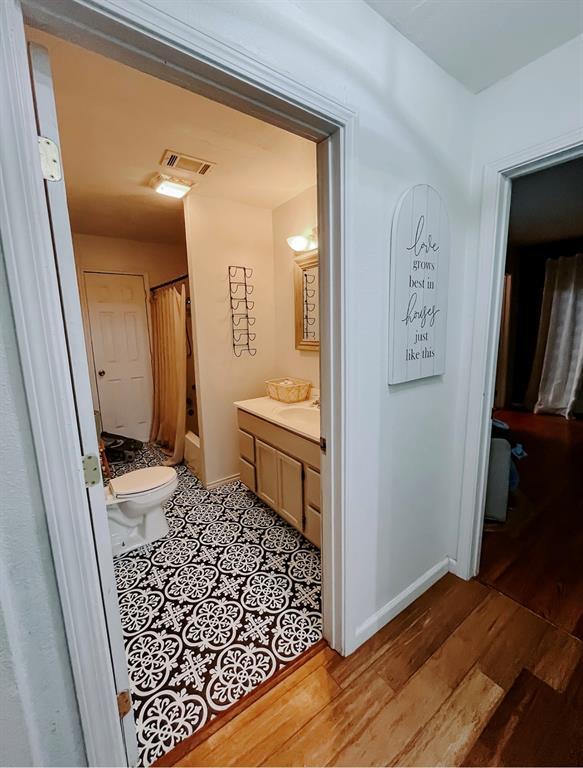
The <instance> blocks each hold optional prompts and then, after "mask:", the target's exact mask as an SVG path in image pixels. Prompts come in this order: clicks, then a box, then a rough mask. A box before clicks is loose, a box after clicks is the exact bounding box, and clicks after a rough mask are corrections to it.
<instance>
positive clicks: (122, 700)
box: [117, 689, 132, 719]
mask: <svg viewBox="0 0 583 768" xmlns="http://www.w3.org/2000/svg"><path fill="white" fill-rule="evenodd" d="M131 708H132V697H131V696H130V692H129V691H128V690H127V689H126V690H125V691H120V693H118V694H117V711H118V712H119V716H120V719H121V718H123V717H125V716H126V715H127V714H128V712H129V711H130V710H131Z"/></svg>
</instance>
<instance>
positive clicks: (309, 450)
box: [237, 408, 320, 470]
mask: <svg viewBox="0 0 583 768" xmlns="http://www.w3.org/2000/svg"><path fill="white" fill-rule="evenodd" d="M237 423H238V425H239V428H240V429H241V430H242V431H244V432H247V433H249V434H253V435H254V436H255V439H256V442H257V440H261V441H262V442H265V443H267V444H268V445H273V446H276V447H277V448H279V450H280V451H283V452H284V453H287V455H288V456H293V457H294V459H298V461H301V462H302V463H303V464H307V465H308V466H310V467H314V469H317V470H319V469H320V444H319V442H317V441H315V440H308V438H307V437H301V436H300V435H297V434H296V433H295V432H290V431H289V430H288V429H284V428H283V427H280V426H278V425H276V424H272V423H271V422H270V421H266V420H265V419H260V418H259V417H258V416H254V415H253V414H251V413H247V412H246V411H242V410H241V409H240V408H238V409H237ZM257 450H258V449H257V444H256V445H255V451H256V452H257ZM255 463H257V460H256V461H255Z"/></svg>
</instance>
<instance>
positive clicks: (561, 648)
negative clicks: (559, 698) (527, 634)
mask: <svg viewBox="0 0 583 768" xmlns="http://www.w3.org/2000/svg"><path fill="white" fill-rule="evenodd" d="M582 657H583V642H581V640H579V639H577V638H575V637H572V636H571V635H568V634H567V633H566V632H563V630H562V629H559V628H557V627H552V626H548V625H547V630H546V632H545V635H544V638H543V640H542V643H541V646H540V649H539V653H538V655H537V656H536V657H535V658H533V659H531V660H530V662H529V663H528V664H527V665H526V666H527V668H528V669H529V670H530V671H531V672H532V673H533V675H536V677H538V679H539V680H542V681H543V682H545V683H547V684H548V685H550V686H551V688H554V689H555V690H556V691H564V690H565V688H566V687H567V685H568V683H569V681H570V679H571V677H572V675H573V672H574V671H575V668H576V667H577V665H578V663H579V662H580V661H581V658H582Z"/></svg>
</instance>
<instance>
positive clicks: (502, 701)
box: [164, 574, 583, 766]
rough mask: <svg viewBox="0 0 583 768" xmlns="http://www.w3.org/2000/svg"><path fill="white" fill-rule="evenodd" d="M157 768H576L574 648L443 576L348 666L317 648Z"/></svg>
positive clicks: (582, 747) (509, 607)
mask: <svg viewBox="0 0 583 768" xmlns="http://www.w3.org/2000/svg"><path fill="white" fill-rule="evenodd" d="M186 747H187V745H186ZM164 764H165V765H172V764H175V765H181V766H219V765H220V766H227V765H235V766H256V765H270V766H285V765H290V766H291V765H293V766H296V765H337V766H373V765H464V764H467V765H582V764H583V643H581V641H580V640H578V639H577V638H575V637H573V636H571V635H569V634H568V633H566V632H565V631H563V630H562V629H560V628H558V627H555V626H553V625H552V624H550V623H549V622H548V621H546V620H545V619H543V618H541V617H540V616H537V615H535V614H533V613H532V612H531V611H529V610H528V609H526V608H524V607H523V606H521V605H519V604H518V603H516V602H515V601H513V600H511V599H510V598H509V597H507V596H505V595H503V594H500V593H499V592H498V591H496V590H494V589H492V588H491V587H489V586H486V585H484V584H480V583H479V582H477V581H471V582H464V581H461V580H460V579H457V578H456V577H455V576H452V575H451V574H448V575H447V576H445V577H444V578H443V579H441V580H440V581H439V582H438V583H437V584H435V585H434V586H433V587H432V588H431V589H430V590H429V591H428V592H426V593H425V594H424V595H422V596H421V597H420V598H419V599H418V600H416V601H415V602H414V603H413V604H412V605H411V606H409V608H407V609H406V610H405V611H404V612H403V613H402V614H400V615H399V616H398V617H397V618H396V619H395V620H394V621H392V622H391V623H390V624H388V625H387V626H386V627H384V628H383V629H381V630H380V631H379V632H378V633H377V634H376V635H374V637H372V638H371V639H370V640H369V641H368V642H367V643H365V644H364V645H363V646H362V647H361V648H359V649H358V650H357V651H356V652H355V653H354V654H352V655H351V656H349V657H348V658H342V657H340V656H339V655H338V654H336V653H335V652H334V651H331V650H330V649H329V648H327V647H326V648H323V649H322V650H320V651H319V652H318V653H317V654H316V655H314V656H312V657H311V658H310V659H309V660H308V661H307V662H306V663H304V664H303V665H302V666H300V667H298V668H297V669H295V670H294V671H293V672H292V673H291V674H290V675H288V676H287V677H286V678H285V679H284V680H283V681H281V682H280V683H279V684H277V685H276V686H275V687H273V688H272V689H270V690H269V691H268V692H267V693H265V694H264V695H263V696H262V697H261V698H259V699H258V700H256V701H254V702H253V703H252V704H250V706H248V707H247V708H246V709H244V710H243V711H242V712H240V713H239V714H237V715H236V716H235V717H234V718H232V719H231V720H229V721H228V722H226V723H225V724H224V725H222V727H219V728H218V729H216V730H215V731H214V732H213V733H211V734H210V735H209V736H208V738H206V739H205V740H204V741H203V742H201V743H199V744H197V745H196V746H195V747H194V748H193V749H191V751H189V752H188V753H186V754H185V747H183V748H182V749H178V750H176V751H175V752H174V753H170V755H167V756H166V758H165V759H164Z"/></svg>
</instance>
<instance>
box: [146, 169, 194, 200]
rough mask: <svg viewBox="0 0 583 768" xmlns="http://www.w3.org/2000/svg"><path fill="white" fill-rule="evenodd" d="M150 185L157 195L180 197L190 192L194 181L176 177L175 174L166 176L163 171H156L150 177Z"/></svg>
mask: <svg viewBox="0 0 583 768" xmlns="http://www.w3.org/2000/svg"><path fill="white" fill-rule="evenodd" d="M150 186H151V187H153V188H154V190H155V191H156V192H158V194H159V195H166V197H174V198H178V199H180V198H181V197H184V195H186V194H187V193H188V192H190V190H191V189H192V188H193V187H194V182H192V181H188V179H178V178H176V177H175V176H166V175H164V174H163V173H157V174H155V175H154V176H153V177H152V180H151V181H150Z"/></svg>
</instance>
